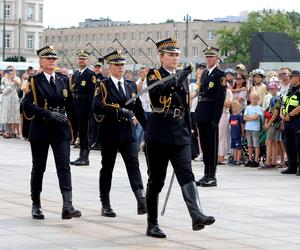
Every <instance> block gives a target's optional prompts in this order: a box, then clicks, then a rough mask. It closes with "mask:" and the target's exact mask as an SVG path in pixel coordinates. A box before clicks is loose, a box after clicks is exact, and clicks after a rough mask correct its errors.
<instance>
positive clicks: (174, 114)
mask: <svg viewBox="0 0 300 250" xmlns="http://www.w3.org/2000/svg"><path fill="white" fill-rule="evenodd" d="M159 109H160V108H155V110H159ZM156 113H159V112H156ZM162 114H167V115H170V116H172V117H173V118H176V117H179V118H184V110H182V109H177V108H175V109H168V110H167V111H166V112H162Z"/></svg>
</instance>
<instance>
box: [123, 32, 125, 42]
mask: <svg viewBox="0 0 300 250" xmlns="http://www.w3.org/2000/svg"><path fill="white" fill-rule="evenodd" d="M123 41H124V42H125V41H126V33H123Z"/></svg>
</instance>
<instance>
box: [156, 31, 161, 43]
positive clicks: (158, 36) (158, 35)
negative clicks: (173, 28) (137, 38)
mask: <svg viewBox="0 0 300 250" xmlns="http://www.w3.org/2000/svg"><path fill="white" fill-rule="evenodd" d="M156 39H157V40H158V41H159V40H160V32H159V31H157V32H156Z"/></svg>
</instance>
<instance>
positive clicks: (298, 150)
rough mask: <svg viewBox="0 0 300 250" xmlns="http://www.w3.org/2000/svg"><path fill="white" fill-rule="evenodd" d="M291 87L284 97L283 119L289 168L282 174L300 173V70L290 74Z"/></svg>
mask: <svg viewBox="0 0 300 250" xmlns="http://www.w3.org/2000/svg"><path fill="white" fill-rule="evenodd" d="M290 86H291V87H290V89H289V91H288V93H287V95H286V96H284V97H283V105H282V108H281V119H282V120H283V121H284V142H285V147H286V153H287V156H288V168H287V169H285V170H283V171H281V173H282V174H297V175H300V71H298V70H293V71H292V72H291V75H290Z"/></svg>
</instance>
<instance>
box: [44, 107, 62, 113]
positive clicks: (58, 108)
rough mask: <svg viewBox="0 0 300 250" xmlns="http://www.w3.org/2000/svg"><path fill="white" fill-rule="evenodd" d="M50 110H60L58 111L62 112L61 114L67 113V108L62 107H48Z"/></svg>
mask: <svg viewBox="0 0 300 250" xmlns="http://www.w3.org/2000/svg"><path fill="white" fill-rule="evenodd" d="M48 110H50V111H51V112H58V113H61V114H65V113H66V109H65V108H60V107H57V108H52V107H48Z"/></svg>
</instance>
